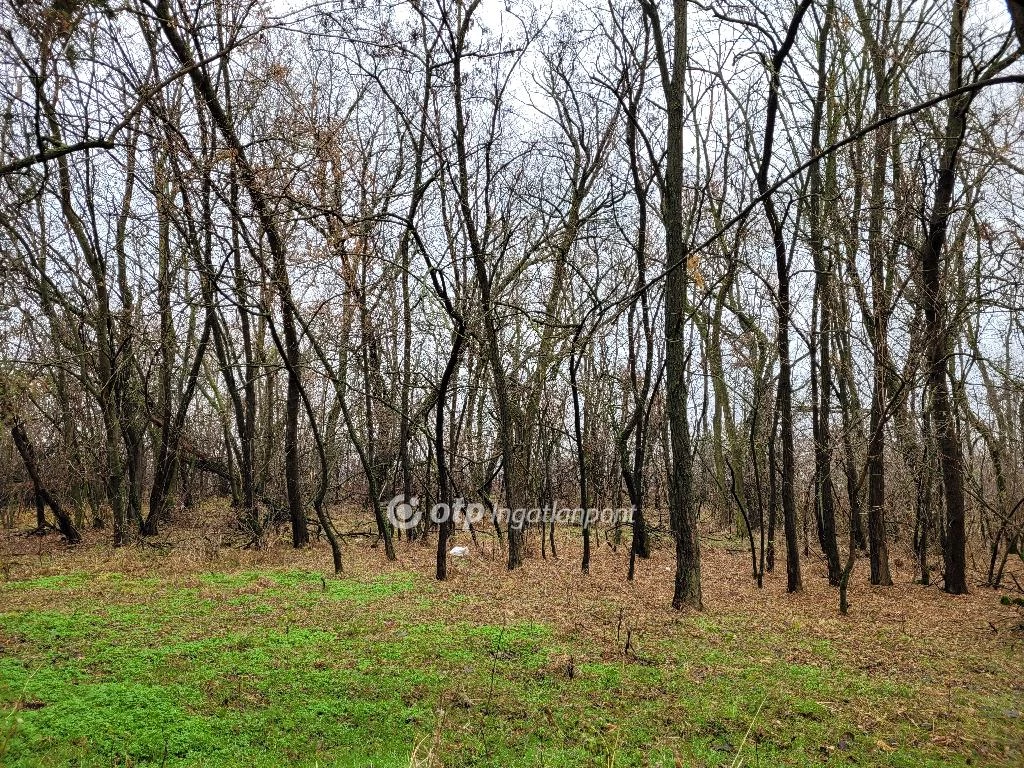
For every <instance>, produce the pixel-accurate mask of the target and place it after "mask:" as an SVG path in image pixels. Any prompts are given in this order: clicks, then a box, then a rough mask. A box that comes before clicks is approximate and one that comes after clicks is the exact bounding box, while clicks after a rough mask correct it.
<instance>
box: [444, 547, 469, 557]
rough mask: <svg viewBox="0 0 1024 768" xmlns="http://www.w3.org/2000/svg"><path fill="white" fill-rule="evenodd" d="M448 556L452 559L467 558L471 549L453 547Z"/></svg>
mask: <svg viewBox="0 0 1024 768" xmlns="http://www.w3.org/2000/svg"><path fill="white" fill-rule="evenodd" d="M448 554H449V555H451V556H452V557H465V556H466V555H468V554H469V547H452V548H451V549H449V550H448Z"/></svg>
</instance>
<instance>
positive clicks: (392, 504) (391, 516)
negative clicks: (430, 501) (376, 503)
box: [387, 494, 423, 531]
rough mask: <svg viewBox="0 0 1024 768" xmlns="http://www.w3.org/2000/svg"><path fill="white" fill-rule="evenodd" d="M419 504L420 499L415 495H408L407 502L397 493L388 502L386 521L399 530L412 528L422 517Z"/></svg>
mask: <svg viewBox="0 0 1024 768" xmlns="http://www.w3.org/2000/svg"><path fill="white" fill-rule="evenodd" d="M419 506H420V500H419V498H417V497H416V496H410V497H409V501H408V502H407V501H406V500H405V497H404V496H403V495H402V494H398V495H397V496H395V498H393V499H392V500H391V501H389V502H388V510H387V511H388V521H389V522H390V523H391V524H392V525H393V526H395V528H398V529H399V530H401V531H409V530H412V529H413V528H415V527H416V526H417V525H419V524H420V519H421V518H422V517H423V510H421V509H420V508H419Z"/></svg>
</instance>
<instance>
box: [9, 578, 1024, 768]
mask: <svg viewBox="0 0 1024 768" xmlns="http://www.w3.org/2000/svg"><path fill="white" fill-rule="evenodd" d="M463 582H464V583H463V584H462V585H461V588H460V589H453V588H452V586H451V585H436V584H434V583H433V582H431V581H429V580H428V579H426V578H424V577H422V576H417V575H414V574H413V573H410V572H406V571H386V572H384V573H378V574H376V575H371V574H365V575H361V576H357V577H355V578H344V579H334V578H330V577H324V576H322V575H321V574H320V573H317V572H314V571H304V570H296V569H294V568H290V569H281V568H257V569H240V570H232V571H228V572H218V573H203V574H198V575H197V574H190V573H169V574H167V575H163V576H159V575H158V576H152V575H150V576H145V577H138V576H127V575H123V574H119V573H98V574H97V573H93V574H89V573H84V572H69V573H63V574H58V575H49V576H41V577H36V578H31V579H25V580H21V581H15V582H10V583H7V584H4V585H0V651H2V652H0V706H2V708H3V709H2V712H3V714H2V715H0V764H3V765H5V766H9V767H10V768H28V767H29V766H112V765H117V766H129V765H130V766H280V765H285V764H288V765H297V766H369V765H373V766H379V767H384V766H403V767H404V766H408V765H410V758H411V756H414V759H416V760H419V761H421V762H419V763H418V764H434V765H442V764H443V765H447V766H459V765H493V766H540V765H544V766H582V765H594V766H609V765H616V766H630V765H638V766H639V765H652V766H658V765H663V766H675V765H685V766H697V765H706V766H718V765H734V764H737V763H738V761H739V760H742V764H743V765H745V766H778V765H789V766H817V765H830V766H847V765H849V766H853V765H858V766H863V765H887V766H908V767H909V766H914V767H915V768H916V767H917V766H939V765H942V766H947V765H948V766H961V765H962V766H966V765H972V764H974V765H1020V764H1021V761H1022V760H1024V757H1022V753H1021V742H1022V738H1021V737H1022V729H1021V721H1020V720H1019V719H1018V718H1019V717H1020V713H1019V710H1020V709H1022V708H1024V707H1022V705H1021V701H1022V698H1021V696H1020V689H1019V687H1017V688H1015V687H1014V686H1013V685H1011V684H1008V683H1007V682H1006V681H1002V682H993V683H992V684H991V685H989V686H988V687H987V690H986V689H983V688H971V689H960V690H959V692H958V693H956V694H955V695H950V697H949V699H948V700H946V701H934V700H933V699H934V696H935V694H934V693H933V688H932V687H929V676H928V674H927V671H928V667H927V665H925V666H924V667H923V669H924V674H922V672H921V669H917V670H915V674H914V675H913V676H912V677H913V680H916V681H918V682H916V683H915V682H908V680H907V676H902V675H899V674H894V673H893V670H885V669H878V670H874V671H872V670H871V669H870V668H868V669H864V668H863V665H859V664H856V663H853V662H851V661H850V659H849V658H848V657H847V655H846V654H845V649H844V648H842V647H840V646H839V645H837V643H836V641H835V640H832V639H829V638H827V637H825V638H823V637H821V636H820V633H815V632H809V631H808V627H807V625H805V624H801V623H800V622H799V621H797V622H786V623H783V624H780V625H776V626H765V625H764V623H763V622H758V621H757V620H756V618H751V617H749V616H746V615H745V614H741V613H736V614H732V613H728V612H718V613H714V612H709V614H707V615H701V616H686V617H683V618H681V619H680V618H678V617H670V618H669V620H661V619H658V621H657V622H654V623H651V622H650V621H648V622H646V623H645V622H644V621H640V620H639V619H638V618H637V617H636V616H633V617H631V616H630V615H629V614H628V613H627V612H626V611H625V610H624V608H623V607H622V605H621V604H616V603H614V602H610V601H608V600H607V599H605V600H599V599H594V600H591V601H589V602H587V603H586V604H585V605H582V606H580V607H579V611H578V615H579V616H581V617H582V616H589V617H590V618H591V619H593V621H591V622H590V623H587V622H582V620H581V622H578V623H577V624H576V625H575V626H572V625H567V624H566V622H565V621H564V618H565V616H564V613H565V612H564V611H562V610H557V609H556V607H555V606H552V609H551V610H552V613H551V615H545V613H544V612H543V611H542V610H537V609H532V608H531V609H529V610H524V611H521V612H519V614H516V613H515V612H512V613H511V614H507V615H504V616H497V615H496V614H495V613H494V611H493V610H491V609H492V607H493V605H494V603H495V602H496V601H495V600H494V599H493V596H490V595H486V594H483V593H482V592H481V590H475V589H474V582H473V581H472V579H470V578H466V579H464V580H463ZM556 613H557V615H558V617H559V619H561V620H556V618H555V615H556ZM594 617H596V618H594ZM893 631H895V630H893ZM877 640H878V642H879V643H881V644H885V643H888V642H893V641H894V638H892V637H890V638H887V637H886V636H885V635H884V634H883V635H881V636H880V637H878V638H877ZM895 640H896V641H899V639H898V638H895ZM902 642H907V640H906V638H905V637H904V639H903V641H902ZM922 652H923V651H922ZM1012 652H1013V647H1012V646H1011V647H1010V648H1009V649H1008V650H1007V653H1008V654H1011V655H1008V656H1007V657H1006V658H1005V659H1002V658H1000V657H998V656H996V657H994V658H989V659H988V662H989V663H990V664H991V669H994V670H996V671H998V670H999V669H1000V667H1001V666H1002V667H1003V668H1008V669H1011V670H1012V669H1013V667H1012V666H1010V665H1012ZM935 673H936V677H941V675H942V674H944V672H943V669H941V668H937V669H936V670H935ZM981 674H991V670H990V669H988V668H986V669H985V670H982V671H981ZM931 682H932V683H936V682H938V683H941V680H932V681H931ZM1017 682H1018V683H1019V682H1020V681H1019V680H1018V681H1017ZM413 753H415V755H413ZM979 755H984V756H985V757H984V759H981V760H979Z"/></svg>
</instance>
